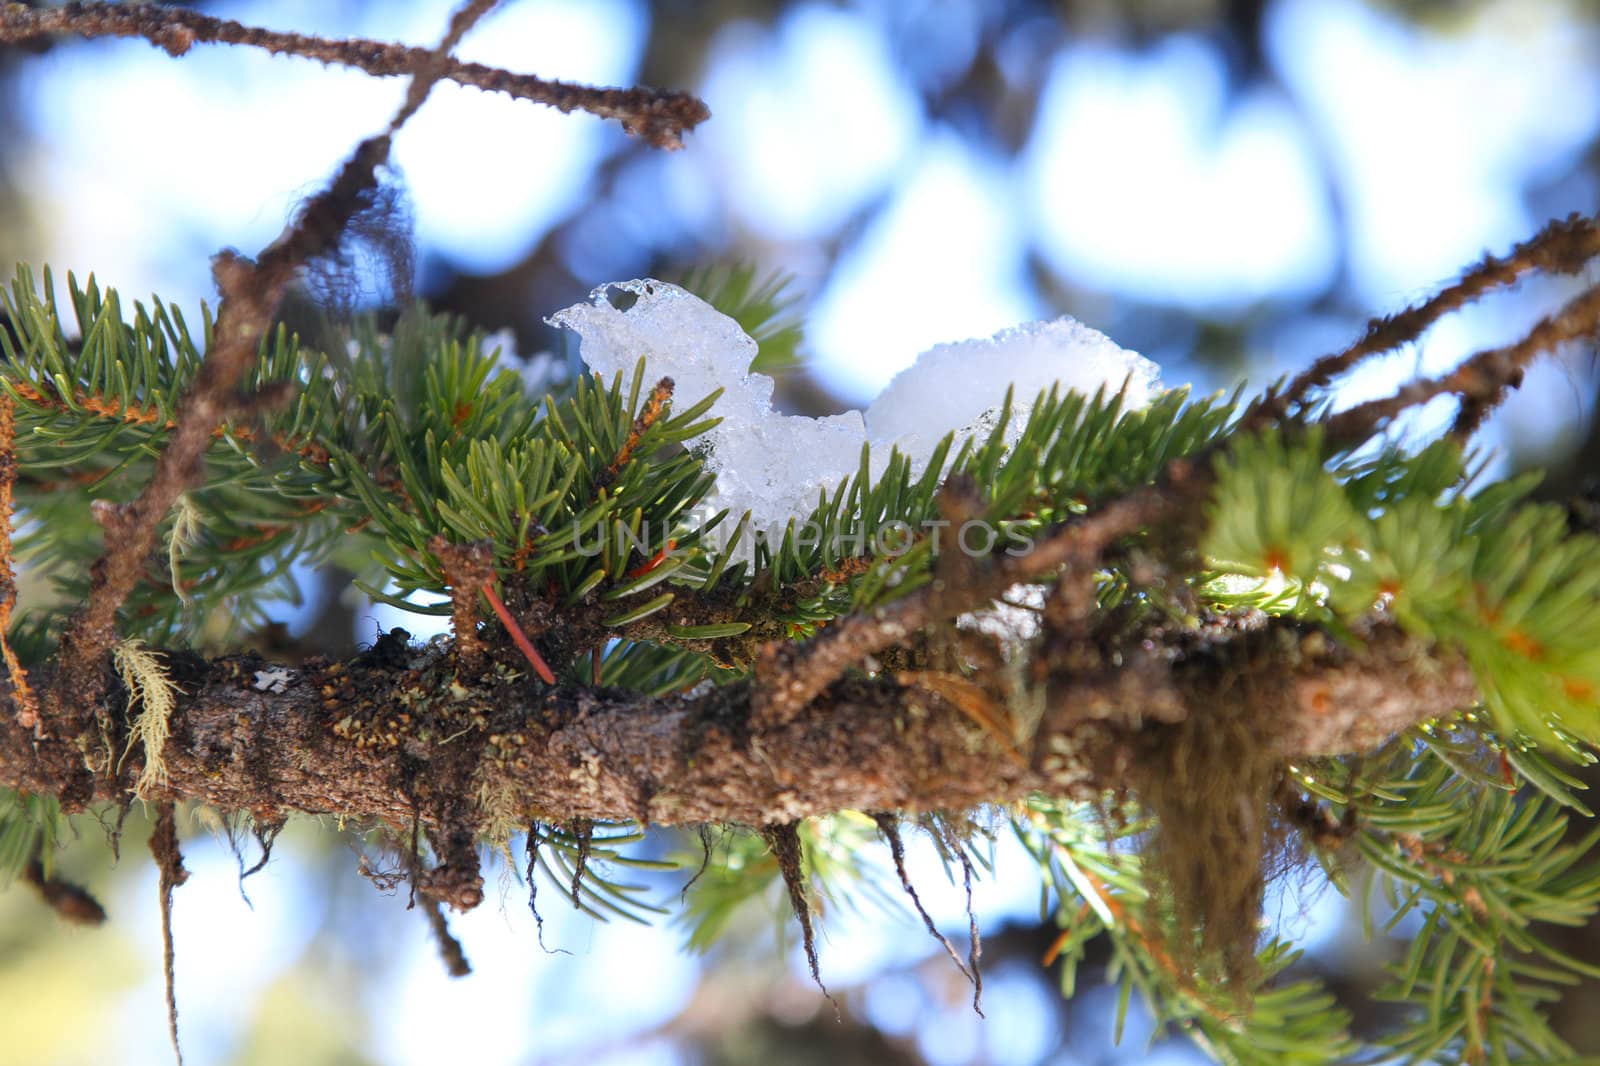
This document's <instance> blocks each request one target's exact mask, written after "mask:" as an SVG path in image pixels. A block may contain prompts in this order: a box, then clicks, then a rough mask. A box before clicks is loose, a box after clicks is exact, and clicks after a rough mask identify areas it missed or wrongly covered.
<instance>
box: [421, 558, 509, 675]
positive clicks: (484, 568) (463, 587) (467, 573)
mask: <svg viewBox="0 0 1600 1066" xmlns="http://www.w3.org/2000/svg"><path fill="white" fill-rule="evenodd" d="M428 550H429V551H431V552H433V554H435V555H437V556H438V557H439V564H440V566H442V567H443V568H444V579H445V583H446V584H447V585H449V586H450V625H451V630H452V631H453V632H454V634H455V638H456V642H455V653H456V660H457V662H458V663H460V664H461V666H462V667H464V668H469V669H470V668H471V667H472V666H474V665H475V664H476V663H477V662H478V661H479V660H481V659H482V657H483V638H482V637H480V636H479V635H478V594H479V592H480V591H482V589H483V588H484V587H485V586H489V585H490V584H491V583H492V582H493V581H494V553H493V551H492V550H491V547H490V544H489V542H488V541H478V542H476V543H474V544H451V543H449V542H448V541H446V540H445V539H444V538H443V537H434V538H433V540H432V541H431V542H429V544H428Z"/></svg>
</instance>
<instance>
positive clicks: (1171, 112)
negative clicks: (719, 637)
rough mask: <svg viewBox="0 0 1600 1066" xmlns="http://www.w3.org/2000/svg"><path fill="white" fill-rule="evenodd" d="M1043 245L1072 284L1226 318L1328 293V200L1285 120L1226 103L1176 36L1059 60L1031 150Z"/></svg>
mask: <svg viewBox="0 0 1600 1066" xmlns="http://www.w3.org/2000/svg"><path fill="white" fill-rule="evenodd" d="M1027 168H1028V178H1029V190H1028V191H1029V206H1030V208H1031V209H1032V211H1033V213H1034V215H1035V218H1036V219H1037V220H1038V227H1039V228H1038V233H1037V237H1038V242H1039V247H1040V249H1041V250H1042V251H1043V253H1044V254H1045V256H1046V258H1047V259H1048V260H1049V262H1050V264H1051V265H1052V266H1053V267H1054V268H1055V269H1056V270H1058V271H1060V272H1061V273H1062V274H1063V275H1064V276H1065V277H1067V278H1069V279H1071V280H1072V281H1073V282H1074V283H1076V284H1079V285H1083V286H1086V287H1090V288H1097V289H1110V290H1113V291H1115V292H1118V293H1120V294H1125V295H1128V296H1132V297H1135V298H1137V299H1141V300H1148V301H1151V302H1155V303H1177V304H1184V305H1197V306H1209V305H1222V306H1233V307H1237V306H1239V305H1242V304H1249V303H1251V302H1254V301H1257V300H1263V299H1268V298H1272V297H1284V296H1294V295H1301V294H1307V293H1310V292H1312V291H1315V290H1317V289H1319V288H1321V287H1322V286H1324V285H1326V284H1327V283H1328V281H1329V280H1330V272H1331V270H1332V268H1333V263H1334V241H1335V234H1334V233H1333V228H1332V218H1331V216H1330V214H1329V211H1328V206H1327V191H1326V189H1325V187H1324V181H1323V178H1322V176H1321V175H1320V173H1319V171H1318V169H1317V163H1316V159H1315V157H1314V156H1313V155H1312V153H1311V150H1310V146H1309V144H1308V141H1307V134H1306V131H1305V130H1304V129H1303V128H1301V127H1300V125H1299V124H1298V123H1297V121H1296V119H1295V115H1294V113H1293V111H1292V110H1291V109H1290V108H1289V107H1288V105H1287V104H1286V102H1285V101H1284V100H1283V99H1282V98H1281V97H1279V96H1278V95H1276V94H1274V93H1271V92H1268V91H1266V90H1260V89H1252V90H1248V91H1246V92H1245V93H1244V94H1243V95H1242V96H1241V97H1239V98H1238V99H1231V100H1230V99H1229V98H1228V97H1227V86H1226V83H1225V80H1224V71H1223V67H1222V58H1221V56H1220V55H1218V54H1217V51H1216V49H1215V48H1213V47H1211V46H1209V45H1206V44H1205V43H1203V42H1201V41H1199V40H1196V39H1186V38H1176V39H1173V40H1170V41H1167V42H1164V43H1162V44H1160V45H1158V46H1156V47H1154V48H1153V49H1152V50H1151V51H1150V52H1148V53H1147V54H1143V55H1140V54H1135V53H1130V52H1124V51H1121V50H1116V49H1110V48H1106V47H1103V46H1097V45H1086V46H1074V47H1069V48H1067V49H1066V50H1065V51H1063V52H1062V53H1061V55H1060V56H1059V57H1058V58H1057V59H1056V62H1055V66H1054V68H1053V71H1052V73H1051V76H1050V79H1049V82H1048V84H1047V85H1046V87H1045V90H1044V95H1043V99H1042V101H1041V103H1040V111H1039V119H1038V122H1037V124H1036V126H1035V128H1034V132H1033V136H1032V139H1031V141H1030V144H1029V147H1028V160H1027Z"/></svg>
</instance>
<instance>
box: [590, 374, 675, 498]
mask: <svg viewBox="0 0 1600 1066" xmlns="http://www.w3.org/2000/svg"><path fill="white" fill-rule="evenodd" d="M672 387H673V386H672V379H671V378H662V379H661V380H660V381H658V382H656V384H655V387H654V388H652V389H651V390H650V395H649V397H648V398H646V400H645V403H644V408H643V410H641V411H640V412H639V416H638V417H637V418H635V419H634V420H633V428H632V429H630V430H628V439H627V440H625V441H623V443H622V448H621V450H619V451H618V452H617V457H616V458H615V459H613V460H612V461H611V465H610V466H608V467H606V468H605V470H604V472H602V473H601V475H600V476H599V477H598V478H597V479H596V484H597V486H598V487H601V488H604V487H605V486H607V485H609V484H611V483H612V482H613V481H615V480H616V479H617V475H618V474H620V473H621V472H622V468H623V467H625V466H627V465H628V461H629V460H630V459H632V458H633V453H634V451H635V450H636V449H637V448H638V447H639V440H640V438H642V437H643V436H644V435H645V432H646V431H647V430H649V428H650V427H651V426H653V425H655V424H656V423H657V422H658V421H660V420H661V415H662V413H663V412H664V411H666V409H667V404H668V403H670V402H671V401H672Z"/></svg>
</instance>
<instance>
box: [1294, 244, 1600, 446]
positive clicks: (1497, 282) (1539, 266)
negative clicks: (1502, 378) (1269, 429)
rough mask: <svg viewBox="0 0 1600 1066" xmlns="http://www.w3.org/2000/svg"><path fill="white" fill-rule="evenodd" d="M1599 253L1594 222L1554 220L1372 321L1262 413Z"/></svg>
mask: <svg viewBox="0 0 1600 1066" xmlns="http://www.w3.org/2000/svg"><path fill="white" fill-rule="evenodd" d="M1596 255H1600V224H1597V222H1596V220H1594V219H1592V218H1584V217H1583V216H1581V215H1577V214H1573V215H1569V216H1568V217H1567V218H1565V219H1563V220H1561V221H1559V222H1552V223H1550V224H1549V225H1548V226H1546V227H1545V228H1544V229H1543V230H1540V231H1539V233H1538V234H1537V235H1536V236H1534V237H1532V238H1530V239H1529V240H1526V241H1524V242H1522V243H1521V244H1519V245H1517V246H1516V247H1515V248H1513V249H1512V250H1511V254H1510V255H1508V256H1506V257H1505V258H1504V259H1497V258H1496V257H1494V256H1492V255H1491V256H1486V257H1485V258H1484V260H1483V262H1481V263H1479V264H1478V265H1477V266H1475V267H1473V268H1472V269H1471V270H1469V271H1467V272H1466V273H1465V274H1463V275H1462V276H1461V279H1460V280H1459V281H1457V282H1456V283H1455V284H1454V285H1451V286H1449V287H1448V288H1446V289H1444V290H1442V291H1440V292H1439V293H1437V294H1436V295H1434V296H1432V297H1430V298H1429V299H1427V300H1425V301H1423V302H1422V303H1420V304H1417V305H1416V306H1414V307H1408V308H1406V309H1405V310H1404V311H1400V312H1399V313H1397V314H1393V315H1385V316H1383V317H1381V318H1374V319H1372V320H1371V321H1370V322H1368V323H1367V331H1366V333H1365V334H1363V335H1362V337H1361V339H1360V340H1358V341H1356V343H1354V344H1352V345H1351V346H1350V347H1348V348H1346V349H1344V350H1343V351H1341V352H1335V353H1334V354H1332V355H1327V356H1324V357H1322V358H1321V359H1318V360H1317V361H1316V362H1315V363H1313V364H1312V365H1311V366H1310V367H1308V368H1307V369H1306V370H1305V371H1303V372H1302V373H1301V374H1300V375H1299V376H1298V377H1296V378H1295V379H1294V380H1293V381H1292V382H1291V383H1290V384H1289V387H1288V389H1286V390H1285V391H1284V392H1283V393H1282V394H1281V395H1280V396H1278V397H1277V398H1276V399H1275V400H1274V401H1273V402H1272V403H1273V410H1272V412H1270V413H1269V412H1266V411H1263V412H1262V415H1263V417H1274V416H1276V415H1281V414H1282V413H1283V412H1284V411H1286V410H1288V409H1289V408H1291V407H1292V406H1294V405H1297V404H1299V403H1302V402H1303V401H1304V400H1305V399H1306V397H1307V396H1308V395H1309V394H1310V393H1311V392H1313V391H1314V390H1316V389H1320V388H1325V387H1326V386H1327V385H1328V384H1329V383H1330V382H1332V381H1333V379H1334V378H1336V377H1338V376H1339V375H1340V374H1343V373H1345V372H1346V371H1348V370H1350V369H1351V368H1352V367H1354V366H1355V365H1356V364H1357V363H1359V362H1361V361H1362V360H1363V359H1365V358H1367V357H1368V356H1371V355H1377V354H1379V353H1381V352H1388V351H1393V350H1394V349H1396V348H1398V347H1400V346H1401V345H1403V344H1407V343H1410V342H1411V341H1414V340H1416V339H1417V338H1419V337H1421V336H1422V334H1423V333H1424V332H1425V331H1426V330H1427V329H1428V327H1429V326H1431V325H1433V323H1435V322H1437V321H1438V320H1439V319H1440V318H1443V317H1444V316H1445V315H1447V314H1449V313H1450V312H1451V311H1455V310H1458V309H1460V308H1462V307H1465V306H1466V305H1467V304H1469V303H1472V302H1473V301H1474V300H1477V299H1478V298H1480V297H1481V296H1483V295H1484V294H1485V293H1487V292H1489V291H1490V290H1492V289H1496V288H1501V287H1503V286H1507V285H1512V284H1514V283H1515V282H1516V281H1517V280H1518V279H1519V278H1521V277H1522V276H1523V275H1524V274H1527V273H1528V272H1530V271H1533V270H1547V271H1551V272H1553V273H1557V274H1576V273H1577V272H1578V271H1580V270H1582V269H1583V267H1584V264H1586V263H1588V262H1589V260H1590V259H1593V258H1594V257H1595V256H1596Z"/></svg>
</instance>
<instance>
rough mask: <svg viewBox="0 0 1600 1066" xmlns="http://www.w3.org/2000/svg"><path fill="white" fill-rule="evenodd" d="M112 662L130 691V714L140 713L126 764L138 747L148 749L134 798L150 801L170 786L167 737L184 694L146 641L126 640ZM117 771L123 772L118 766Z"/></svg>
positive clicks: (133, 726)
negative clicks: (160, 789)
mask: <svg viewBox="0 0 1600 1066" xmlns="http://www.w3.org/2000/svg"><path fill="white" fill-rule="evenodd" d="M111 659H112V662H113V663H114V664H115V665H116V668H117V674H118V676H120V677H121V678H122V684H123V687H124V688H126V689H127V690H128V714H129V715H133V714H134V708H135V707H139V708H141V709H140V710H139V713H138V714H137V716H135V717H134V718H133V722H132V724H131V725H130V726H129V729H128V746H127V747H126V748H124V749H123V752H122V758H123V760H126V759H127V758H128V753H129V752H131V751H132V750H133V746H134V744H135V743H138V744H141V745H142V746H143V747H144V769H142V770H140V771H139V780H138V781H137V782H136V783H135V784H134V789H133V794H134V795H135V796H137V797H138V798H139V799H141V800H142V799H147V798H148V797H149V795H150V791H151V790H152V789H154V788H158V787H160V786H163V785H165V784H166V783H167V763H166V759H165V758H164V757H163V752H164V751H165V750H166V746H167V737H168V735H169V733H170V731H171V723H172V712H173V710H174V709H175V708H176V707H177V706H178V693H179V692H181V691H182V690H181V689H179V688H178V686H177V685H175V684H173V681H172V679H171V678H170V677H168V676H167V671H166V669H165V668H164V667H163V666H162V665H161V660H160V659H159V658H158V657H157V656H156V654H155V652H153V651H151V650H150V649H149V648H147V647H145V643H144V641H142V640H125V641H123V642H121V643H120V644H118V645H117V646H116V647H114V648H112V649H111ZM117 768H118V769H119V770H120V769H121V768H122V763H121V762H118V764H117Z"/></svg>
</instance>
